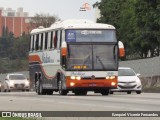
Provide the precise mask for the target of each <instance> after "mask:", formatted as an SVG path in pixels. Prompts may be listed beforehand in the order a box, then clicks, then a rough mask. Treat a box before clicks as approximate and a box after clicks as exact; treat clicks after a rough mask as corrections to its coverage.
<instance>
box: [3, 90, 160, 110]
mask: <svg viewBox="0 0 160 120" xmlns="http://www.w3.org/2000/svg"><path fill="white" fill-rule="evenodd" d="M0 111H160V94H158V93H142V94H140V95H137V94H135V93H133V94H130V95H128V94H126V93H115V94H114V95H109V96H101V94H93V93H92V92H89V93H88V95H87V96H74V94H69V95H68V96H59V95H58V93H55V94H54V95H50V96H49V95H43V96H42V95H37V94H36V93H35V92H8V93H5V92H0Z"/></svg>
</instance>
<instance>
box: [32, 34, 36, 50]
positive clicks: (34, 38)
mask: <svg viewBox="0 0 160 120" xmlns="http://www.w3.org/2000/svg"><path fill="white" fill-rule="evenodd" d="M35 40H36V35H34V36H33V40H32V51H33V50H35Z"/></svg>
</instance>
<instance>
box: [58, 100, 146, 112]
mask: <svg viewBox="0 0 160 120" xmlns="http://www.w3.org/2000/svg"><path fill="white" fill-rule="evenodd" d="M59 103H61V104H68V105H83V106H91V107H100V108H102V107H103V108H113V109H121V110H126V109H127V110H136V111H138V110H139V111H145V110H146V109H139V108H132V109H130V108H128V107H118V106H108V105H107V106H106V105H105V106H102V105H101V106H100V105H99V106H98V105H95V104H84V103H78V104H77V103H71V102H59Z"/></svg>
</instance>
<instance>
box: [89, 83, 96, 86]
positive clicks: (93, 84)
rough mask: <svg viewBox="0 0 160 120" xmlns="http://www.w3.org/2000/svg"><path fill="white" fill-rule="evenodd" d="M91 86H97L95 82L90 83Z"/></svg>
mask: <svg viewBox="0 0 160 120" xmlns="http://www.w3.org/2000/svg"><path fill="white" fill-rule="evenodd" d="M89 86H97V85H96V84H95V83H92V84H89Z"/></svg>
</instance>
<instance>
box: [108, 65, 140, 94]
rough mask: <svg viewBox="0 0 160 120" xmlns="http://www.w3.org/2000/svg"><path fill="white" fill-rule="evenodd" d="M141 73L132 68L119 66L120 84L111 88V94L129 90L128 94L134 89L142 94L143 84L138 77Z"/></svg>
mask: <svg viewBox="0 0 160 120" xmlns="http://www.w3.org/2000/svg"><path fill="white" fill-rule="evenodd" d="M139 75H140V74H136V73H135V72H134V70H133V69H131V68H128V67H119V69H118V86H117V89H111V90H110V94H113V93H114V92H127V94H131V92H132V91H135V92H136V93H137V94H141V91H142V84H141V81H140V79H139V78H138V76H139Z"/></svg>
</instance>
